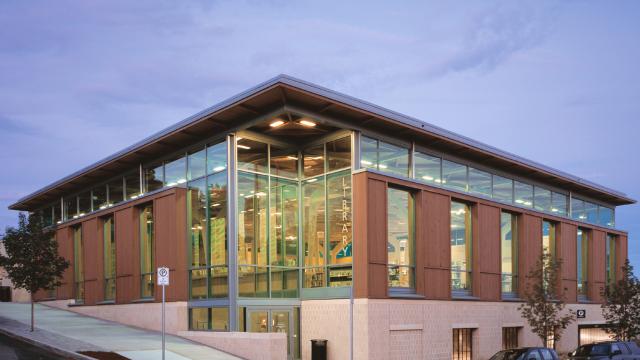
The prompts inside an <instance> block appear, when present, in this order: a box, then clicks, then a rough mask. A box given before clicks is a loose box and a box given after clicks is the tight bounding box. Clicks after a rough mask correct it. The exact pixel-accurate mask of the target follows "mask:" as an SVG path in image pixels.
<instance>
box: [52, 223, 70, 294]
mask: <svg viewBox="0 0 640 360" xmlns="http://www.w3.org/2000/svg"><path fill="white" fill-rule="evenodd" d="M56 240H57V241H58V254H59V255H60V256H62V257H64V258H65V260H67V261H68V262H69V267H68V268H67V269H66V270H65V271H64V273H62V279H61V280H60V282H61V285H60V286H59V287H58V288H57V289H56V299H60V300H66V299H72V298H73V238H72V236H71V228H69V227H64V228H61V229H58V230H56Z"/></svg>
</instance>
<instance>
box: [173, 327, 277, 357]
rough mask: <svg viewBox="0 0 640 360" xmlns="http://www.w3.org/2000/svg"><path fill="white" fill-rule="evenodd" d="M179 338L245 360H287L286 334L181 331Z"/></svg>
mask: <svg viewBox="0 0 640 360" xmlns="http://www.w3.org/2000/svg"><path fill="white" fill-rule="evenodd" d="M178 336H181V337H183V338H186V339H189V340H192V341H195V342H199V343H201V344H204V345H208V346H211V347H214V348H216V349H218V350H222V351H226V352H228V353H230V354H233V355H236V356H240V357H241V358H243V359H249V360H282V359H286V358H287V337H286V336H285V334H284V333H248V332H219V331H181V332H179V333H178Z"/></svg>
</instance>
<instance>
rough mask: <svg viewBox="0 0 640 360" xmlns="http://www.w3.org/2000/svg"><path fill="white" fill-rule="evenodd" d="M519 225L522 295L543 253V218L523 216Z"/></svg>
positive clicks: (520, 285)
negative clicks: (530, 273)
mask: <svg viewBox="0 0 640 360" xmlns="http://www.w3.org/2000/svg"><path fill="white" fill-rule="evenodd" d="M518 225H519V226H518V233H519V235H520V236H519V239H520V247H519V248H518V259H519V262H518V273H519V274H520V276H519V277H518V279H519V284H518V292H519V294H521V295H522V294H523V293H524V291H525V290H526V288H527V283H528V282H529V272H530V271H531V270H532V269H533V268H534V267H535V264H536V261H537V260H538V259H539V258H540V254H541V253H542V218H541V217H537V216H533V215H529V214H523V215H522V216H520V218H519V222H518Z"/></svg>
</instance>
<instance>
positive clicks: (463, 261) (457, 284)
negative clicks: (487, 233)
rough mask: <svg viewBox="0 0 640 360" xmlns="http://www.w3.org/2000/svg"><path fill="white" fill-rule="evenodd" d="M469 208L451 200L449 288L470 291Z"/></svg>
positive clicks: (470, 242) (470, 240) (470, 238)
mask: <svg viewBox="0 0 640 360" xmlns="http://www.w3.org/2000/svg"><path fill="white" fill-rule="evenodd" d="M471 234H472V232H471V208H470V207H469V205H467V204H464V203H460V202H455V201H452V202H451V290H452V291H453V292H463V293H470V292H471V279H472V276H471V275H472V271H471V270H472V235H471Z"/></svg>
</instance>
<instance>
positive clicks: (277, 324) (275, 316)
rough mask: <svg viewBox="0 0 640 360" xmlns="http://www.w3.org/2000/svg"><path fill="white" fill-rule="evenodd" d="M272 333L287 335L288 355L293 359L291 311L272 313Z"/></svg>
mask: <svg viewBox="0 0 640 360" xmlns="http://www.w3.org/2000/svg"><path fill="white" fill-rule="evenodd" d="M271 332H275V333H285V334H286V335H287V355H288V357H289V358H291V311H290V310H284V311H282V310H278V311H272V312H271Z"/></svg>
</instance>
